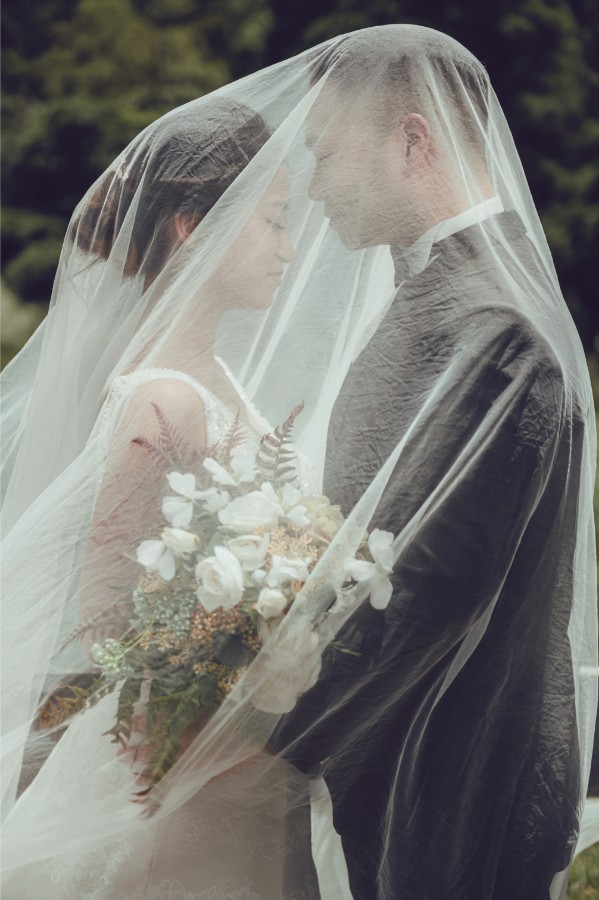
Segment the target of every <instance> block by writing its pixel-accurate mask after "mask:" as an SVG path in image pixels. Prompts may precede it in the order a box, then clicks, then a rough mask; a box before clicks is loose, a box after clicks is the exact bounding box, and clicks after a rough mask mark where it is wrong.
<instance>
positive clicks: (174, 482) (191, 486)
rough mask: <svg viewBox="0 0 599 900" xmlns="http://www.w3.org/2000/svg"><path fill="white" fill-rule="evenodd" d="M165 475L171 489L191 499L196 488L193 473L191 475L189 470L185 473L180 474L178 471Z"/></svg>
mask: <svg viewBox="0 0 599 900" xmlns="http://www.w3.org/2000/svg"><path fill="white" fill-rule="evenodd" d="M166 477H167V478H168V483H169V484H170V486H171V488H172V489H173V491H175V492H176V493H177V494H181V495H182V496H183V497H188V498H189V499H190V500H191V498H192V497H193V495H194V492H195V489H196V480H195V475H192V474H191V472H188V473H187V474H186V475H181V473H180V472H171V473H170V474H169V475H167V476H166Z"/></svg>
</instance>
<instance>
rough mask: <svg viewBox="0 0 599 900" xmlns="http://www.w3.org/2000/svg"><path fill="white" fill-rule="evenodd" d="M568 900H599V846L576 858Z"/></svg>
mask: <svg viewBox="0 0 599 900" xmlns="http://www.w3.org/2000/svg"><path fill="white" fill-rule="evenodd" d="M566 900H599V844H593V846H592V847H589V848H588V849H587V850H585V851H584V853H581V854H580V855H579V856H576V857H575V858H574V862H573V863H572V868H571V869H570V880H569V882H568V893H567V895H566Z"/></svg>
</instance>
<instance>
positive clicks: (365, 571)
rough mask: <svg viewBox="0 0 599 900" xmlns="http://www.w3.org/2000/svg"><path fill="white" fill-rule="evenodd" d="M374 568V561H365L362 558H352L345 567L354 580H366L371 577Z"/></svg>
mask: <svg viewBox="0 0 599 900" xmlns="http://www.w3.org/2000/svg"><path fill="white" fill-rule="evenodd" d="M375 570H376V566H375V564H374V563H371V562H366V561H365V560H363V559H353V560H351V562H350V563H349V565H348V567H347V574H348V575H349V577H350V578H353V579H354V581H368V580H369V579H370V578H372V577H373V575H374V573H375Z"/></svg>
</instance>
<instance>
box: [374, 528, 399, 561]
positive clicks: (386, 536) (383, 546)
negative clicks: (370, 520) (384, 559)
mask: <svg viewBox="0 0 599 900" xmlns="http://www.w3.org/2000/svg"><path fill="white" fill-rule="evenodd" d="M393 540H394V536H393V533H392V532H391V531H382V530H381V529H380V528H375V529H374V531H372V532H371V534H370V536H369V538H368V549H369V550H370V552H371V554H372V558H373V559H375V560H378V557H379V555H380V554H381V553H384V552H385V550H387V549H389V548H390V547H391V544H392V543H393Z"/></svg>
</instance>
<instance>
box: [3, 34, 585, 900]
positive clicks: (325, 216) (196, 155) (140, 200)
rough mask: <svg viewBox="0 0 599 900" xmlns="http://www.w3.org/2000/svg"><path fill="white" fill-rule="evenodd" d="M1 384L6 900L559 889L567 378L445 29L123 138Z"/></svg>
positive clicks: (541, 278) (410, 895) (568, 792)
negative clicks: (36, 326) (36, 323)
mask: <svg viewBox="0 0 599 900" xmlns="http://www.w3.org/2000/svg"><path fill="white" fill-rule="evenodd" d="M3 404H4V411H3V419H2V425H3V428H2V432H3V433H2V450H3V470H2V493H3V508H2V529H3V543H2V557H3V589H2V687H3V713H2V727H3V742H2V766H3V783H2V784H3V816H4V826H3V827H4V836H3V868H4V872H3V897H6V900H33V898H36V900H37V898H39V897H40V896H44V897H46V898H48V900H50V898H56V900H83V898H93V900H100V898H102V900H104V898H113V900H116V898H119V900H141V898H156V900H158V898H161V900H162V898H164V900H166V898H169V900H179V898H181V900H198V898H204V900H207V898H211V900H214V898H228V900H280V898H285V900H291V898H294V900H300V898H309V900H317V898H323V900H325V898H330V900H333V898H335V900H337V898H342V897H347V898H351V897H353V898H356V900H414V898H416V897H418V898H422V900H433V898H434V900H450V898H451V900H507V898H510V900H518V898H521V900H563V898H564V897H565V892H566V885H567V879H568V869H569V866H570V863H571V859H572V855H573V852H574V847H575V845H576V839H577V834H578V831H579V826H580V819H581V815H582V808H583V804H584V797H585V792H586V785H587V781H588V773H589V765H590V752H591V745H592V737H593V726H594V721H595V715H596V703H597V691H596V676H595V674H594V673H595V671H596V665H597V613H596V593H595V592H596V574H595V557H594V552H595V550H594V531H593V518H592V505H591V498H592V489H593V482H594V460H595V445H594V433H595V432H594V420H593V404H592V396H591V389H590V384H589V378H588V373H587V370H586V365H585V358H584V354H583V350H582V347H581V344H580V341H579V338H578V335H577V333H576V330H575V327H574V325H573V322H572V320H571V317H570V315H569V313H568V310H567V307H566V304H565V302H564V299H563V297H562V294H561V292H560V288H559V284H558V281H557V277H556V274H555V271H554V268H553V264H552V261H551V256H550V253H549V249H548V247H547V243H546V240H545V237H544V234H543V231H542V228H541V225H540V222H539V219H538V216H537V213H536V211H535V208H534V204H533V202H532V199H531V196H530V192H529V190H528V187H527V183H526V180H525V176H524V174H523V171H522V167H521V164H520V161H519V158H518V154H517V151H516V149H515V147H514V144H513V141H512V138H511V135H510V132H509V129H508V126H507V124H506V122H505V119H504V117H503V114H502V112H501V109H500V106H499V104H498V101H497V99H496V97H495V95H494V93H493V90H492V88H491V86H490V84H489V81H488V77H487V74H486V71H485V69H484V67H483V66H482V65H481V64H480V63H479V62H478V61H477V60H476V59H475V58H473V57H472V56H471V54H470V53H469V52H468V51H467V50H465V49H464V48H463V47H461V46H460V45H459V44H457V43H456V42H455V41H453V40H452V39H450V38H448V37H445V36H444V35H441V34H438V33H437V32H434V31H431V30H429V29H424V28H420V27H415V26H399V25H398V26H395V25H394V26H386V27H383V28H374V29H367V30H365V31H360V32H355V33H353V34H349V35H345V36H343V37H341V38H336V39H334V40H332V41H329V42H327V43H325V44H322V45H321V46H319V47H317V48H315V49H313V50H311V51H309V52H307V53H304V54H302V55H300V56H297V57H295V58H294V59H291V60H289V61H286V62H283V63H280V64H277V65H275V66H272V67H270V68H268V69H265V70H264V71H261V72H258V73H256V74H255V75H251V76H249V77H247V78H244V79H242V80H240V81H238V82H235V83H233V84H231V85H228V86H226V87H224V88H222V89H220V90H218V91H216V92H214V93H212V94H210V95H209V96H206V97H203V98H201V99H199V100H197V101H193V102H191V103H189V104H187V105H185V106H183V107H180V108H178V109H176V110H174V111H172V112H171V113H169V114H167V115H165V116H164V117H162V118H161V119H159V120H158V121H156V122H155V123H153V124H152V125H150V126H149V127H148V128H146V129H145V130H144V131H143V132H142V133H141V134H140V135H139V136H138V137H137V138H136V139H135V140H134V141H133V142H132V143H131V144H130V145H129V146H128V147H127V148H126V149H125V150H124V151H123V153H122V154H121V155H120V156H119V158H118V159H117V160H116V161H115V162H114V164H113V165H112V166H111V167H110V168H109V169H108V170H107V172H106V173H104V175H103V176H102V177H101V178H100V179H99V180H98V181H97V182H96V183H95V184H94V185H93V186H92V187H91V188H90V190H89V191H88V193H87V194H86V196H85V197H84V198H83V200H82V201H81V203H80V204H79V206H78V207H77V209H76V210H75V212H74V215H73V218H72V220H71V223H70V226H69V229H68V233H67V235H66V238H65V243H64V249H63V253H62V256H61V259H60V264H59V269H58V273H57V277H56V281H55V287H54V293H53V296H52V301H51V305H50V310H49V313H48V316H47V318H46V320H45V322H44V323H43V325H42V327H41V328H40V330H39V331H38V332H37V333H36V334H35V335H34V337H33V338H32V339H31V341H30V342H29V343H28V344H27V346H26V347H25V348H24V349H23V351H22V352H21V353H20V354H19V355H18V356H17V358H16V359H15V360H14V361H13V362H12V363H11V364H10V365H9V366H8V367H7V369H6V371H5V372H4V373H3ZM284 423H286V425H284ZM277 428H278V429H279V430H278V431H276V430H275V429H277ZM285 428H287V431H285ZM281 429H282V430H281ZM283 433H285V434H287V435H288V436H289V437H290V439H291V440H292V442H293V448H294V449H293V453H292V454H291V455H289V454H290V453H291V451H290V450H289V444H288V443H285V441H284V440H282V438H281V435H282V434H283ZM267 434H270V435H271V436H272V435H274V439H273V440H274V444H273V442H272V441H271V443H270V444H269V445H268V444H265V442H264V435H267ZM277 435H278V437H277ZM277 441H279V443H278V444H277ZM273 446H274V447H275V449H274V450H273ZM268 447H270V452H271V457H270V460H271V463H272V466H271V468H270V469H269V468H268V466H266V468H265V469H264V466H263V467H262V470H263V474H262V480H261V481H260V480H259V479H258V474H257V473H258V470H259V469H260V466H259V465H258V463H259V462H260V459H262V462H264V458H263V457H264V452H265V451H266V449H268ZM277 448H278V449H277ZM273 453H274V454H275V456H272V454H273ZM277 453H279V456H280V459H279V462H278V463H277V465H278V466H279V468H278V469H277V471H278V472H279V475H280V483H278V484H277V483H275V480H276V479H275V474H273V473H274V472H275V468H273V467H274V466H275V463H274V462H272V461H273V459H275V457H276V454H277ZM219 454H220V456H219ZM260 454H262V457H261V456H260ZM281 454H282V455H281ZM286 454H287V455H286ZM290 459H291V460H292V462H290ZM264 472H265V473H266V474H264ZM257 479H258V480H257ZM283 482H284V483H283ZM325 498H328V500H327V499H325ZM211 522H212V523H216V524H215V525H214V528H213V529H212V531H210V528H212V526H211V525H210V523H211ZM190 561H193V565H192V562H190ZM242 592H245V593H244V594H243V596H244V597H246V596H247V597H250V596H251V597H253V598H254V599H253V600H252V602H251V604H249V601H248V602H246V600H241V599H240V598H241V596H242ZM252 592H253V593H252ZM244 603H245V606H244V605H243V604H244ZM160 604H162V606H161V605H160ZM148 610H154V612H153V613H152V615H154V616H155V617H158V618H157V619H155V621H154V620H153V621H154V625H153V626H148V625H147V621H148V618H147V617H148V616H149V615H150V613H149V612H148ZM156 610H158V612H156ZM244 610H245V612H244ZM242 613H243V616H245V618H243V616H242ZM246 613H247V615H246ZM144 616H145V617H146V618H144ZM160 617H161V618H160ZM158 620H159V622H160V629H162V630H161V631H160V635H159V638H160V640H162V644H161V643H160V640H159V639H158V638H156V639H155V640H154V638H155V635H154V637H152V639H150V637H149V636H148V635H149V633H150V632H149V631H148V629H149V628H150V629H151V627H158V626H156V624H155V623H156V621H158ZM144 622H145V623H146V624H145V625H144V624H143V623H144ZM140 623H141V624H140ZM190 623H191V624H190ZM240 623H242V624H240ZM248 623H250V624H248ZM251 623H253V625H252V624H251ZM192 625H193V628H192ZM235 628H237V629H238V630H237V631H236V632H235V636H234V639H233V638H231V637H230V635H229V636H227V634H228V632H227V629H230V630H234V629H235ZM252 628H254V631H252ZM144 629H145V630H144ZM190 629H191V630H190ZM193 629H195V631H194V630H193ZM215 629H216V630H218V629H220V632H219V634H220V635H221V637H220V638H219V641H220V643H219V641H216V639H215V638H214V634H215ZM244 629H245V630H244ZM223 634H225V637H222V635H223ZM173 635H174V637H173ZM190 635H192V637H193V641H195V643H193V641H192V638H191V637H190ZM127 640H129V644H127V647H128V648H129V649H127V653H128V654H129V655H128V656H127V657H126V660H125V657H124V656H123V655H122V654H123V653H124V651H123V647H124V646H125V644H126V641H127ZM152 641H154V642H153V643H152ZM169 641H171V643H170V644H169ZM177 641H178V642H179V643H177ZM186 641H188V643H187V644H186V643H185V642H186ZM190 641H192V643H193V647H191V643H189V642H190ZM235 641H237V643H235ZM133 644H135V646H134V647H133V649H131V647H130V646H129V645H133ZM233 645H234V647H235V648H237V649H236V650H235V653H233V651H232V650H231V647H232V646H233ZM190 647H191V649H190ZM169 648H170V649H169ZM206 648H209V649H206ZM121 651H122V652H121ZM119 653H121V656H119ZM194 654H195V656H194ZM140 660H141V661H142V662H140ZM192 665H193V666H195V668H193V672H195V673H197V678H196V679H195V680H194V679H193V677H192V678H191V680H189V679H188V680H187V681H186V680H185V678H186V677H187V676H185V674H184V673H185V672H189V671H191V668H190V666H192ZM136 666H137V668H136ZM186 667H187V668H186ZM140 672H141V675H140ZM215 673H216V674H215ZM102 678H103V679H104V681H102ZM111 679H112V680H111ZM177 679H179V680H177ZM202 679H204V680H203V681H202ZM100 682H101V683H102V684H103V689H102V690H100V691H99V693H98V692H96V694H95V695H94V692H93V691H94V689H93V688H92V687H91V686H92V685H94V684H95V685H96V691H97V686H98V684H99V683H100ZM200 683H201V684H202V685H206V686H207V687H206V688H205V690H204V689H203V688H202V690H204V693H202V692H201V691H200V690H199V688H198V685H199V684H200ZM164 684H168V685H169V688H168V690H169V691H170V693H169V694H168V697H166V698H165V697H163V696H162V695H160V696H159V693H160V692H159V690H158V687H157V686H158V685H164ZM177 685H178V687H177ZM165 690H166V688H165ZM177 691H178V693H177ZM167 693H168V692H167ZM190 698H193V699H190ZM161 703H162V704H163V705H162V706H160V704H161ZM194 703H195V704H196V707H194V708H195V709H196V710H197V712H196V714H195V716H190V714H189V709H190V708H191V706H192V705H193V704H194ZM152 704H153V705H152ZM190 705H191V706H190ZM157 710H158V711H157ZM185 717H186V718H185ZM115 722H116V723H117V725H115ZM119 722H121V724H120V725H118V723H119ZM123 722H124V724H123ZM119 729H120V730H119ZM152 729H154V730H152ZM160 729H162V730H160ZM157 735H158V736H157ZM114 738H116V741H115V740H113V739H114ZM169 754H170V755H169Z"/></svg>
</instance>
